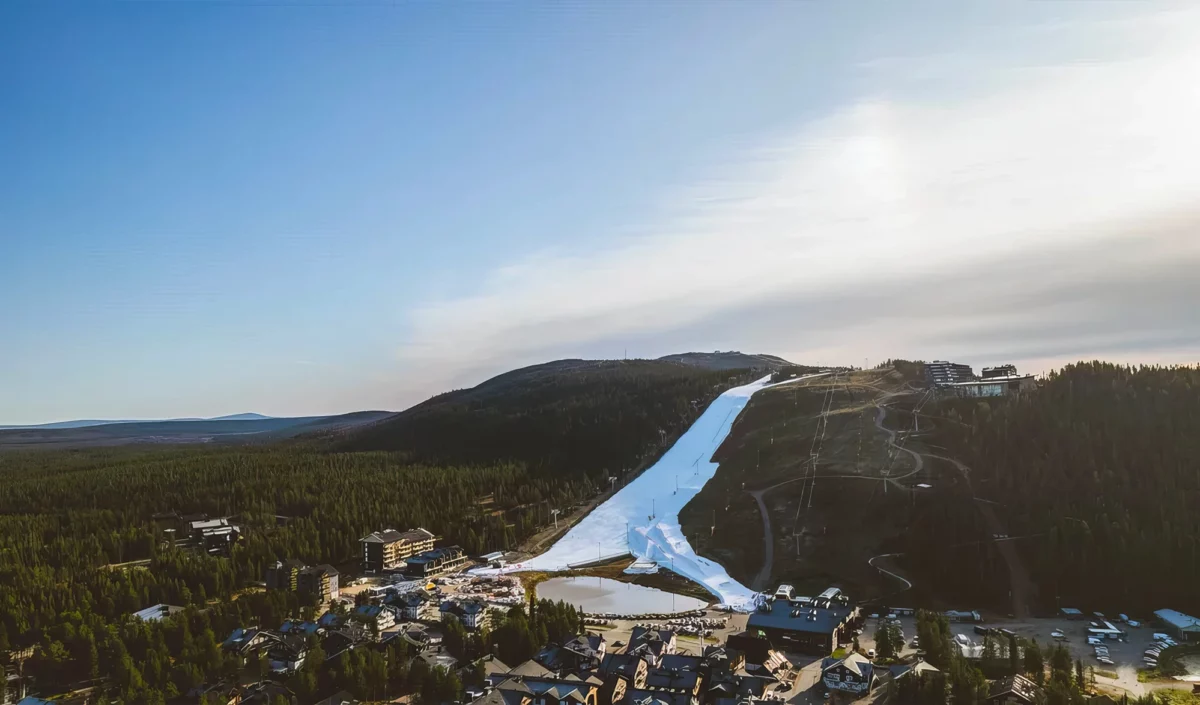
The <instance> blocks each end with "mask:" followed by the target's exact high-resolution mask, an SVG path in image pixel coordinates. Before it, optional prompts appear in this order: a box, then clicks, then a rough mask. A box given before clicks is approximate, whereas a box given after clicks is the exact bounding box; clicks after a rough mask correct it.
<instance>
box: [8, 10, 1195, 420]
mask: <svg viewBox="0 0 1200 705" xmlns="http://www.w3.org/2000/svg"><path fill="white" fill-rule="evenodd" d="M1198 32H1200V8H1194V7H1192V6H1189V5H1188V4H1186V3H1178V4H1171V3H961V2H944V3H931V2H930V3H924V2H917V3H902V4H901V3H888V2H879V3H867V2H864V3H852V4H847V3H771V2H761V3H726V2H702V1H697V2H690V3H650V2H632V1H628V2H627V1H619V2H609V3H588V2H568V3H392V2H335V1H330V0H325V1H322V2H289V1H287V0H273V1H271V2H255V1H253V0H251V1H249V2H236V3H235V2H226V1H224V0H202V1H193V0H157V1H156V0H147V1H135V2H111V3H110V2H87V3H83V2H79V3H73V2H61V3H60V2H56V3H42V2H33V1H26V0H16V1H15V2H11V3H0V424H32V423H42V422H49V421H59V420H65V419H72V418H166V417H177V416H216V415H222V414H230V413H239V412H249V411H253V412H259V413H264V414H271V415H309V414H329V413H340V412H347V411H353V410H361V409H390V410H398V409H402V408H405V407H407V406H409V405H411V404H413V403H416V402H419V401H421V400H422V399H424V398H427V397H429V396H430V395H432V394H436V393H439V392H442V391H445V390H447V389H451V388H459V387H464V386H470V385H473V384H476V383H478V382H480V381H482V380H484V379H486V378H487V377H489V376H491V375H494V374H497V373H500V372H503V371H505V370H508V369H512V368H514V367H518V366H522V365H526V364H533V363H537V362H543V361H546V360H551V359H557V358H564V357H579V358H619V357H623V356H628V357H657V356H660V355H665V354H668V353H674V352H682V351H688V350H730V349H736V350H743V351H747V352H762V353H770V354H776V355H782V356H784V357H786V358H788V359H791V360H793V361H796V362H800V363H807V364H853V365H859V364H863V363H864V362H867V363H870V364H874V363H876V362H878V361H880V360H883V359H886V358H897V357H903V358H909V359H951V360H956V361H961V362H967V363H969V364H972V365H975V366H976V367H979V366H983V365H992V364H1000V363H1006V362H1013V363H1015V364H1017V365H1018V367H1019V368H1021V369H1022V370H1024V371H1029V372H1042V371H1047V370H1050V369H1053V368H1054V367H1057V366H1060V365H1062V364H1066V363H1069V362H1071V361H1075V360H1080V359H1107V360H1113V361H1117V362H1130V363H1138V362H1144V363H1155V364H1172V363H1195V362H1197V361H1200V309H1198V308H1197V302H1198V301H1200V274H1198V272H1200V231H1198V226H1200V160H1197V158H1196V156H1197V155H1200V131H1198V129H1197V127H1196V126H1197V125H1200V90H1197V88H1196V83H1195V76H1196V75H1200V46H1197V45H1196V43H1195V42H1194V37H1195V36H1197V33H1198Z"/></svg>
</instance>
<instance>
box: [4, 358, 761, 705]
mask: <svg viewBox="0 0 1200 705" xmlns="http://www.w3.org/2000/svg"><path fill="white" fill-rule="evenodd" d="M745 376H746V373H744V372H739V371H734V372H729V371H723V372H720V373H714V372H710V371H706V370H701V369H697V368H693V367H687V366H684V365H678V364H673V363H646V364H642V363H641V362H640V361H639V362H638V363H637V364H634V363H629V364H604V365H600V366H598V367H596V368H594V369H593V368H591V367H586V368H584V369H582V370H578V371H575V372H570V371H563V370H559V371H557V372H555V373H554V374H552V375H549V376H546V375H535V378H536V379H532V380H530V379H525V378H522V377H520V376H519V375H518V377H517V379H515V380H513V379H507V380H504V379H502V380H500V381H499V382H498V383H496V384H498V385H499V386H498V387H496V388H494V389H492V390H491V391H488V390H485V393H482V394H475V395H467V396H469V397H470V398H469V399H467V400H464V399H463V398H462V394H463V393H455V395H448V398H449V397H452V398H455V399H458V401H455V402H454V403H453V404H452V405H451V406H450V407H449V408H448V409H447V408H443V407H442V405H440V404H436V403H435V404H433V405H432V406H433V407H435V408H437V409H438V411H436V413H434V414H433V418H435V419H436V423H432V425H426V426H420V429H421V433H418V434H417V435H416V436H414V435H412V434H411V433H410V432H409V431H406V430H402V429H393V431H389V432H388V433H392V432H394V433H395V434H396V438H397V439H398V440H397V441H396V443H395V444H394V449H390V450H361V449H354V448H353V447H352V445H353V444H351V443H349V442H348V441H347V439H346V438H344V437H336V438H309V439H302V440H300V441H285V442H279V443H274V444H270V445H261V446H254V445H246V446H234V447H215V448H214V447H209V446H203V447H201V446H182V447H170V448H148V447H125V448H115V449H91V450H83V451H45V450H40V451H33V452H5V453H0V584H3V585H4V589H3V590H0V653H2V652H4V651H7V650H8V649H25V648H32V649H33V652H34V656H33V658H32V659H31V660H30V661H29V662H28V663H27V667H28V668H27V672H28V673H29V674H30V675H31V676H32V677H33V678H34V679H35V681H36V683H37V687H38V689H39V690H44V691H49V690H63V689H65V688H66V687H69V686H72V685H75V684H78V683H80V682H87V681H90V680H93V679H94V680H96V681H97V682H102V683H104V684H107V686H108V688H109V692H110V694H112V695H113V697H117V698H119V699H121V700H122V701H125V702H139V703H140V702H158V701H159V700H160V699H161V698H163V697H166V698H169V697H171V696H172V694H178V693H181V692H186V690H187V689H188V688H191V687H193V686H195V685H197V684H198V683H201V682H210V681H212V679H214V678H218V677H220V676H221V675H222V674H224V673H226V671H227V670H228V669H230V668H232V666H230V664H229V663H228V661H227V660H226V659H224V658H222V657H221V656H222V655H221V654H220V653H219V650H217V651H214V646H213V645H214V644H216V643H219V641H220V640H221V639H223V638H224V637H225V636H226V635H228V634H229V633H230V632H231V631H232V630H233V629H234V628H235V627H238V626H248V625H260V626H263V627H277V626H278V625H279V624H280V623H281V622H282V621H283V620H284V619H286V618H288V617H294V616H312V615H311V613H312V610H313V606H312V605H311V604H306V603H305V602H304V598H303V597H302V596H300V595H297V594H296V593H287V592H270V593H263V592H255V591H253V590H249V591H248V590H247V586H248V585H251V584H252V583H254V582H256V581H259V580H261V579H262V577H263V571H264V568H265V567H266V565H268V564H269V563H272V562H274V561H275V560H278V559H285V558H295V559H299V560H302V561H305V562H307V563H310V564H318V563H330V564H333V565H335V566H337V567H339V568H341V569H343V570H345V571H354V570H355V569H356V567H357V557H358V540H359V539H360V538H361V537H362V536H364V535H366V534H367V533H370V532H371V531H374V530H378V529H382V528H398V529H406V528H410V527H417V526H421V527H425V528H428V529H429V530H431V531H433V532H434V533H435V534H437V535H439V536H441V537H443V540H444V542H445V543H448V544H458V545H461V546H462V547H463V548H464V549H465V550H466V551H467V552H468V553H473V554H479V553H483V552H486V551H491V550H498V549H506V548H507V549H511V548H515V547H516V546H517V544H518V543H519V542H520V541H522V540H524V539H526V538H528V537H529V536H531V535H532V534H533V533H535V532H536V531H537V530H539V529H540V528H541V527H544V526H545V525H546V524H547V523H549V521H550V519H551V515H550V510H551V509H555V508H565V507H569V506H572V505H577V504H579V503H582V502H583V501H585V500H587V499H589V498H591V497H594V496H595V494H596V493H597V492H598V491H599V490H600V489H601V488H604V489H607V487H606V485H607V482H605V478H606V477H607V476H608V474H609V473H610V472H614V471H616V470H618V469H621V468H634V467H637V466H638V465H639V464H640V463H642V462H643V461H644V460H645V459H646V458H647V457H649V456H650V455H653V454H654V453H657V452H659V451H660V450H661V445H660V442H661V440H662V438H663V437H664V436H665V435H669V434H670V433H672V432H674V431H677V430H678V429H680V428H683V427H686V425H687V424H690V422H691V421H692V420H693V419H694V418H695V416H697V415H699V413H701V412H702V411H703V409H704V407H705V406H707V404H708V402H709V401H711V399H712V398H713V397H715V396H716V395H717V394H719V393H720V392H721V391H723V390H724V389H725V388H728V386H730V385H731V384H734V383H737V382H740V381H743V380H744V378H745ZM467 391H468V392H469V391H470V390H467ZM434 401H437V400H434ZM443 401H444V400H443ZM482 419H486V421H483V422H482V423H481V420H482ZM381 428H383V426H382V425H380V426H379V427H374V428H373V429H372V431H371V433H372V434H374V433H377V432H380V429H381ZM404 428H408V427H404ZM426 433H428V435H425V434H426ZM369 438H372V439H375V440H372V441H369V442H368V441H364V443H365V444H367V445H369V444H370V443H375V442H377V441H378V439H379V438H381V436H378V435H372V436H369ZM384 445H387V444H384ZM171 511H175V512H179V513H181V514H192V513H205V514H208V515H210V516H229V517H231V520H232V521H233V523H235V524H237V525H239V526H241V527H242V528H243V530H244V531H243V536H242V540H241V541H239V542H238V543H236V544H235V545H234V546H233V547H232V549H231V551H230V555H229V556H228V557H215V556H210V555H207V554H205V553H203V552H197V551H192V550H188V549H187V548H185V547H183V546H181V545H178V543H177V542H176V541H175V540H174V537H173V535H172V534H170V533H169V532H167V531H165V529H166V528H169V527H168V526H167V525H165V524H160V523H156V522H155V520H154V517H155V515H157V514H160V513H163V512H171ZM130 562H141V563H144V564H137V565H118V564H127V563H130ZM157 603H166V604H171V605H179V606H183V607H187V608H188V610H187V611H186V612H185V613H184V616H181V617H178V618H174V619H171V620H165V621H164V622H162V623H158V622H154V623H144V622H140V621H137V620H135V619H133V618H132V617H131V615H132V613H133V612H136V611H138V610H141V609H143V608H145V607H148V606H151V605H154V604H157ZM551 612H553V609H551ZM531 613H532V614H530V615H527V616H526V617H524V619H525V623H522V619H523V617H522V616H520V615H518V614H516V613H511V612H510V614H508V615H506V617H505V619H503V620H500V621H498V623H497V625H496V626H495V627H494V629H493V634H494V635H495V636H494V639H495V640H496V641H495V642H490V643H488V644H486V645H487V646H488V647H491V646H497V647H498V648H501V649H502V650H503V651H504V652H505V654H506V655H507V656H508V657H509V658H513V659H515V658H517V657H519V656H522V655H524V654H526V653H527V652H529V651H530V649H531V648H533V646H532V645H537V646H540V645H541V643H543V642H544V639H543V634H545V635H550V634H557V633H558V632H559V631H561V629H559V628H558V627H556V626H553V625H554V624H557V622H552V621H550V620H549V618H545V619H544V618H542V617H540V616H537V615H538V613H539V610H538V608H537V607H536V606H535V607H533V608H532V610H531ZM179 624H186V625H187V629H186V633H187V634H188V635H189V636H188V638H186V639H184V638H183V637H181V636H179V633H180V632H179V630H180V629H182V627H180V626H178V625H179ZM173 639H174V641H172V640H173ZM160 642H161V644H166V648H160V646H161V644H160ZM473 648H474V647H473ZM476 651H478V649H476ZM464 653H466V652H465V651H464ZM473 653H474V652H473ZM473 653H472V655H473ZM358 658H359V657H358V656H354V657H352V660H351V661H350V662H349V663H348V664H347V665H346V668H344V669H342V670H341V671H338V672H341V673H347V672H353V673H355V674H362V673H371V674H377V672H378V666H377V664H374V663H370V664H368V663H366V662H363V663H362V664H359V663H358V662H357V661H356V660H354V659H358ZM362 658H364V659H370V658H374V657H370V656H363V657H362ZM396 668H398V667H396ZM416 668H418V669H419V668H421V667H420V666H417V667H416ZM335 670H336V669H335ZM308 677H309V676H306V678H308ZM330 677H333V676H330V675H329V674H328V673H325V672H323V671H322V672H321V673H318V674H313V675H312V678H316V679H317V685H320V686H324V685H329V682H328V681H327V679H328V678H330ZM358 677H359V676H358V675H356V676H355V678H358ZM397 677H398V676H397ZM373 678H374V677H373ZM388 678H389V679H390V680H388V681H387V682H388V683H393V684H394V683H395V682H398V681H395V680H394V679H393V678H392V676H389V677H388ZM321 679H326V680H321ZM368 681H369V683H370V684H371V687H372V688H374V689H375V690H378V688H379V687H382V686H381V685H380V683H381V681H379V679H378V678H374V679H371V678H368ZM356 682H357V681H356ZM425 682H429V683H433V685H430V686H428V687H429V688H431V689H433V690H432V691H431V692H434V691H437V692H441V691H443V690H446V689H449V688H450V685H447V684H446V683H447V682H448V681H445V679H443V680H442V681H439V680H438V678H437V677H435V676H432V675H431V676H430V677H429V679H427V681H422V685H421V688H425V687H426V686H425V685H424V683H425ZM306 687H307V686H306ZM388 687H391V686H388ZM419 690H420V689H418V691H419ZM357 692H361V689H360V690H359V691H357Z"/></svg>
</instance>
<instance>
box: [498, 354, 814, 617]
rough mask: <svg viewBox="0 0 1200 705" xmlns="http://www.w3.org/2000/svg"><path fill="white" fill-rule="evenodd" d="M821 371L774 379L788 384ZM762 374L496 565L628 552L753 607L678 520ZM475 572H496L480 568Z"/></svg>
mask: <svg viewBox="0 0 1200 705" xmlns="http://www.w3.org/2000/svg"><path fill="white" fill-rule="evenodd" d="M824 374H828V373H819V374H815V375H807V376H804V377H798V378H795V379H791V380H787V381H785V382H780V383H779V384H789V383H792V382H797V381H800V380H804V379H812V378H814V377H821V376H823V375H824ZM769 379H770V377H769V376H768V377H764V378H762V379H760V380H758V381H757V382H752V383H751V384H747V385H743V386H741V387H734V388H733V389H730V390H728V391H726V392H725V393H724V394H722V395H720V396H719V397H717V398H716V399H715V400H714V401H713V402H712V404H710V405H709V407H708V408H707V409H706V410H705V411H704V413H703V414H701V415H700V418H698V419H696V421H695V423H693V424H692V425H691V427H690V428H688V430H687V431H686V432H685V433H684V434H683V435H682V436H681V437H680V438H679V440H678V441H676V442H675V444H674V445H673V446H671V448H670V449H669V450H668V451H667V452H666V453H665V454H664V455H663V457H662V458H660V459H659V460H658V462H657V463H655V464H654V465H653V466H652V467H651V468H650V469H649V470H646V471H645V472H643V473H642V474H641V475H640V476H638V478H637V479H636V480H634V481H633V482H631V483H629V484H628V485H626V486H625V487H623V488H621V490H620V491H619V492H617V493H616V494H615V495H613V496H612V497H610V498H609V499H608V501H606V502H604V503H603V504H601V505H600V506H598V507H596V508H595V509H594V510H592V513H591V514H588V515H587V516H586V517H584V519H583V521H581V522H579V523H578V524H576V525H575V526H574V527H572V529H571V530H570V531H568V532H567V534H566V535H565V536H563V537H562V538H561V539H559V540H558V541H557V542H556V543H555V544H554V545H553V546H551V547H550V550H548V551H546V552H545V553H543V554H541V555H540V556H535V557H534V558H531V559H529V560H527V561H523V562H520V563H514V564H512V565H509V566H506V567H505V568H503V569H502V570H503V572H506V573H508V572H520V571H526V570H544V571H562V570H569V569H570V568H572V567H573V566H578V565H580V564H582V563H592V562H596V561H598V560H600V559H607V558H614V557H618V556H624V555H628V554H632V555H633V556H634V558H636V559H637V561H638V563H655V564H657V565H658V566H660V567H663V568H667V569H668V570H671V571H673V572H675V573H678V574H679V575H682V576H684V577H686V578H688V579H690V580H693V581H695V582H697V583H699V584H701V585H703V586H704V587H705V588H706V589H707V590H708V591H709V592H711V593H712V594H713V595H716V596H717V598H718V599H719V600H720V602H721V603H722V604H724V605H727V606H729V607H731V608H733V609H740V610H750V609H753V606H754V602H755V600H756V598H757V593H755V592H754V591H753V590H751V589H750V588H748V587H746V586H745V585H742V584H741V583H739V582H738V581H736V580H734V579H733V578H731V577H729V574H728V573H726V572H725V569H724V568H723V567H721V565H720V564H719V563H715V562H713V561H710V560H708V559H707V558H703V557H701V556H698V555H696V552H695V551H694V550H692V546H691V544H689V543H688V540H687V539H686V538H685V537H684V535H683V531H682V529H681V528H680V525H679V511H680V510H681V509H682V508H683V507H684V505H686V504H687V503H688V502H690V501H691V499H692V497H695V496H696V493H697V492H699V491H700V489H701V488H703V487H704V484H705V483H706V482H708V481H709V480H710V479H712V477H713V475H715V474H716V472H717V463H714V462H711V458H712V456H713V453H715V452H716V450H717V448H718V447H719V446H720V445H721V443H722V442H723V441H724V440H725V437H726V436H728V435H729V431H730V429H731V428H732V427H733V422H734V420H735V419H736V418H737V416H738V414H739V413H740V412H741V411H742V409H743V408H745V406H746V403H747V402H749V401H750V397H751V396H752V395H753V394H754V393H755V392H758V391H759V390H762V389H765V388H767V387H770V386H776V385H771V384H768V383H767V380H769ZM477 572H479V573H495V572H500V571H497V570H488V569H481V570H478V571H477Z"/></svg>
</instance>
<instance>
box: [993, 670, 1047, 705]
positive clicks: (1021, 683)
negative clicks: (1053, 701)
mask: <svg viewBox="0 0 1200 705" xmlns="http://www.w3.org/2000/svg"><path fill="white" fill-rule="evenodd" d="M1040 690H1041V689H1040V688H1038V687H1037V684H1036V683H1034V682H1033V681H1031V680H1029V679H1028V678H1026V677H1025V676H1021V675H1015V676H1006V677H1004V678H1001V679H1000V680H998V681H996V682H995V683H993V684H992V689H991V691H990V692H989V693H988V699H989V700H991V699H992V698H999V697H1001V696H1004V695H1008V694H1009V693H1011V694H1013V695H1015V696H1017V697H1018V698H1020V699H1022V700H1024V701H1025V702H1029V703H1032V702H1036V701H1037V700H1038V693H1039V692H1040Z"/></svg>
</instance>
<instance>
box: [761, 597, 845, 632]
mask: <svg viewBox="0 0 1200 705" xmlns="http://www.w3.org/2000/svg"><path fill="white" fill-rule="evenodd" d="M853 612H854V608H853V607H850V606H848V605H847V606H843V605H838V604H833V605H831V606H829V607H812V606H804V607H800V606H795V605H793V604H792V603H791V602H788V601H787V600H774V601H772V602H770V603H769V604H768V605H767V606H766V608H765V609H762V610H758V611H755V612H754V613H753V614H751V615H750V619H749V620H747V621H746V628H747V629H749V630H753V629H777V630H782V631H793V632H806V633H809V634H832V633H833V630H834V629H837V627H838V626H840V625H841V624H842V623H843V622H845V621H846V619H847V618H848V617H849V616H850V615H851V613H853Z"/></svg>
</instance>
